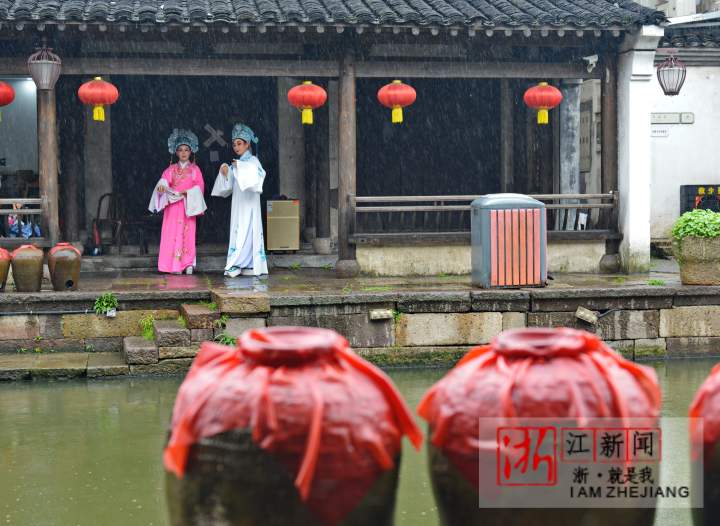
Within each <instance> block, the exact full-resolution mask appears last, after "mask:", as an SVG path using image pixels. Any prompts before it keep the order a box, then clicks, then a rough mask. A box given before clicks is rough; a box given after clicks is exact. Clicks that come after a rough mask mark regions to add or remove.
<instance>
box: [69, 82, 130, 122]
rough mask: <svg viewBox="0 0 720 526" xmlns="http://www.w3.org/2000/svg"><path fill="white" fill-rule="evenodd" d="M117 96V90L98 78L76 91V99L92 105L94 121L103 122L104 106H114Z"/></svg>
mask: <svg viewBox="0 0 720 526" xmlns="http://www.w3.org/2000/svg"><path fill="white" fill-rule="evenodd" d="M119 96H120V94H119V93H118V89H117V88H116V87H115V86H113V85H112V84H110V83H109V82H107V81H104V80H103V79H102V78H100V77H95V79H94V80H90V81H88V82H86V83H85V84H83V85H82V86H80V89H79V90H78V97H80V100H81V101H82V103H83V104H92V106H93V120H94V121H104V120H105V108H104V106H106V105H108V106H109V105H110V104H115V101H117V100H118V97H119Z"/></svg>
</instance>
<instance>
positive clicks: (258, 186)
mask: <svg viewBox="0 0 720 526" xmlns="http://www.w3.org/2000/svg"><path fill="white" fill-rule="evenodd" d="M264 182H265V169H264V168H263V167H262V165H261V164H260V162H259V161H258V163H257V180H256V182H255V185H254V186H253V187H252V191H253V192H257V193H258V194H261V193H262V187H263V183H264Z"/></svg>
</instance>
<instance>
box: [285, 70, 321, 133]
mask: <svg viewBox="0 0 720 526" xmlns="http://www.w3.org/2000/svg"><path fill="white" fill-rule="evenodd" d="M326 100H327V92H326V91H325V90H324V89H323V88H321V87H320V86H317V85H315V84H313V83H312V82H311V81H309V80H306V81H305V82H303V83H302V84H300V85H299V86H295V87H294V88H292V89H291V90H290V91H289V92H288V101H289V102H290V104H292V105H293V106H295V107H296V108H297V109H299V110H301V111H302V123H303V124H312V123H313V113H312V110H314V109H315V108H319V107H320V106H322V105H323V104H325V101H326Z"/></svg>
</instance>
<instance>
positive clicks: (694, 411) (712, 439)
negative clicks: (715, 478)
mask: <svg viewBox="0 0 720 526" xmlns="http://www.w3.org/2000/svg"><path fill="white" fill-rule="evenodd" d="M689 416H690V418H702V419H703V421H702V422H703V425H702V436H701V434H700V433H701V432H700V428H699V427H698V426H697V425H693V427H692V428H691V430H690V431H691V438H692V442H693V445H694V446H699V445H701V444H703V445H704V447H705V448H706V452H705V460H706V461H709V460H710V459H711V458H712V454H711V451H710V450H711V449H712V448H713V447H714V446H715V445H716V444H720V364H718V365H716V366H715V367H713V370H712V371H711V372H710V376H708V377H707V379H706V380H705V381H704V382H703V384H702V385H701V386H700V389H698V391H697V393H695V398H694V399H693V401H692V404H690V412H689ZM691 425H692V424H691Z"/></svg>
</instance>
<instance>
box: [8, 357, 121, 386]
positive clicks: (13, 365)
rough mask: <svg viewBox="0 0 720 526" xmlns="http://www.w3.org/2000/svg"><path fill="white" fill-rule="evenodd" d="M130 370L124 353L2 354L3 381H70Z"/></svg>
mask: <svg viewBox="0 0 720 526" xmlns="http://www.w3.org/2000/svg"><path fill="white" fill-rule="evenodd" d="M128 371H129V368H128V366H127V364H126V363H125V360H124V358H123V356H122V354H121V353H117V352H103V353H62V352H59V353H47V354H46V353H43V354H6V355H0V380H24V379H31V378H32V379H36V378H37V379H42V378H52V379H68V378H78V377H83V376H87V377H88V378H97V377H100V376H119V375H125V374H128Z"/></svg>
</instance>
